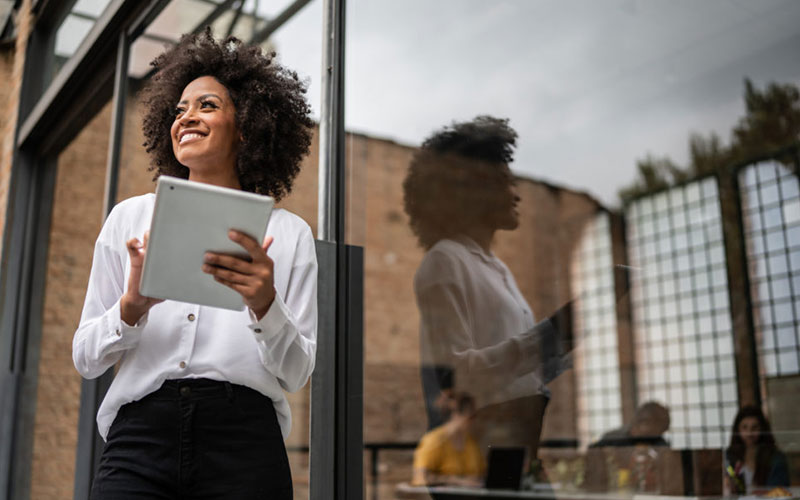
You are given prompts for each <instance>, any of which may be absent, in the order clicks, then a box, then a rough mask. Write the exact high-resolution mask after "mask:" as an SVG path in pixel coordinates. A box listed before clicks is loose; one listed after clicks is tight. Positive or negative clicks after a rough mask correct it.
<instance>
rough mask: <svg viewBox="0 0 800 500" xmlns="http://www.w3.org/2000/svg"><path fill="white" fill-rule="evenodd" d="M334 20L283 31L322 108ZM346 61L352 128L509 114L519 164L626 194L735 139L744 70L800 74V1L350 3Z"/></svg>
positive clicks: (411, 133) (793, 78)
mask: <svg viewBox="0 0 800 500" xmlns="http://www.w3.org/2000/svg"><path fill="white" fill-rule="evenodd" d="M261 3H264V2H261ZM272 5H274V4H272ZM263 8H265V7H262V9H263ZM273 9H274V10H279V9H277V8H274V7H273ZM321 25H322V23H321V4H320V2H319V1H318V0H316V1H314V2H312V3H311V4H310V5H309V6H307V7H306V8H305V9H304V10H303V11H302V12H301V13H300V14H299V15H298V16H297V18H296V19H294V20H292V21H291V22H290V23H289V24H288V25H287V26H286V27H284V28H282V29H281V31H280V32H278V33H277V34H276V37H275V39H276V44H277V48H278V50H279V53H281V54H282V57H283V59H284V62H285V63H286V64H288V65H291V66H293V67H295V68H297V69H298V70H299V71H300V73H301V74H303V75H305V76H306V77H308V78H309V80H310V82H311V91H310V92H311V93H310V96H311V97H312V100H313V101H314V105H315V112H316V113H318V110H319V105H318V103H319V85H318V83H319V82H318V80H319V71H320V69H319V68H320V47H321V43H322V41H321V37H320V33H321ZM346 70H347V82H346V110H347V111H346V124H347V128H348V129H350V130H353V131H357V132H362V133H366V134H369V135H373V136H378V137H383V138H388V139H393V140H396V141H399V142H401V143H406V144H411V145H417V144H419V143H420V141H421V140H422V139H424V138H425V137H426V136H427V135H428V134H430V133H431V132H432V131H433V130H435V129H437V128H439V127H441V126H443V125H445V124H448V123H450V122H452V121H453V120H466V119H470V118H472V117H474V116H476V115H478V114H492V115H495V116H500V117H508V118H510V119H511V124H512V126H513V127H514V128H515V129H516V130H517V131H518V132H519V135H520V139H519V147H518V151H517V155H516V161H515V162H514V164H513V165H512V168H513V169H514V170H515V171H516V172H517V173H519V174H522V175H526V176H531V177H535V178H539V179H546V180H549V181H551V182H554V183H556V184H559V185H563V186H567V187H570V188H573V189H578V190H583V191H588V192H590V193H591V194H593V195H595V196H596V197H598V198H599V199H601V200H602V201H604V202H607V203H609V204H614V203H616V192H617V190H618V189H619V188H620V187H621V186H623V185H625V184H627V183H629V182H630V181H631V180H633V179H634V177H635V161H636V159H637V158H641V157H643V156H645V155H646V154H647V153H648V152H649V153H653V154H657V155H669V156H671V157H672V158H673V159H675V160H677V161H679V162H685V161H686V159H687V156H688V151H687V144H688V136H689V133H690V132H692V131H697V132H702V133H708V132H710V131H712V130H713V131H716V132H717V133H719V134H720V135H721V136H722V137H723V138H724V139H726V140H727V138H728V136H729V132H730V129H731V128H732V126H733V125H734V124H735V122H736V120H737V119H738V117H740V116H741V115H742V114H743V112H744V104H743V100H742V93H743V79H744V78H745V77H750V78H751V79H752V80H753V81H754V82H756V83H757V84H759V85H763V84H764V83H766V82H769V81H779V82H784V83H789V82H793V83H795V84H800V1H796V0H703V1H698V0H658V1H656V0H602V1H601V0H585V1H575V0H569V1H567V0H553V1H536V0H508V1H486V0H436V1H429V0H403V1H396V0H351V1H350V2H348V18H347V55H346Z"/></svg>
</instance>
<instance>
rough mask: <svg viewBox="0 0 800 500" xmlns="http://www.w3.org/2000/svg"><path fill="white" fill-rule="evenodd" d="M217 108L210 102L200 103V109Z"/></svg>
mask: <svg viewBox="0 0 800 500" xmlns="http://www.w3.org/2000/svg"><path fill="white" fill-rule="evenodd" d="M216 108H218V106H217V105H216V104H214V103H213V102H211V101H202V102H201V103H200V109H216Z"/></svg>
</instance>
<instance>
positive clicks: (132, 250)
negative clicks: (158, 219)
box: [125, 236, 147, 260]
mask: <svg viewBox="0 0 800 500" xmlns="http://www.w3.org/2000/svg"><path fill="white" fill-rule="evenodd" d="M145 238H147V237H146V236H145ZM125 246H126V247H127V249H128V255H130V257H131V260H133V259H135V258H137V257H139V255H140V254H141V252H142V250H143V247H142V242H141V241H139V238H131V239H129V240H128V241H127V242H126V243H125Z"/></svg>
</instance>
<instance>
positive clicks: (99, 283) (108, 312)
mask: <svg viewBox="0 0 800 500" xmlns="http://www.w3.org/2000/svg"><path fill="white" fill-rule="evenodd" d="M116 220H117V217H115V212H113V211H112V213H111V215H109V217H108V219H107V220H106V223H105V224H104V225H103V229H102V230H101V231H100V236H98V238H97V242H96V243H95V247H94V257H93V258H92V270H91V273H90V274H89V285H88V287H87V289H86V299H85V301H84V304H83V313H82V314H81V320H80V324H79V325H78V329H77V331H76V332H75V336H74V337H73V339H72V361H73V362H74V363H75V368H76V369H77V370H78V372H79V373H80V374H81V375H82V376H83V377H85V378H96V377H99V376H100V375H102V374H103V373H105V371H106V370H108V368H110V367H111V366H113V365H114V364H115V363H116V362H117V361H119V359H120V358H121V357H122V354H123V353H124V352H125V351H126V350H128V349H131V348H133V347H135V346H136V345H137V344H138V343H139V338H140V335H141V331H142V329H143V328H144V325H145V323H146V322H147V316H146V315H145V317H143V318H142V319H141V320H139V322H138V323H137V324H136V325H134V326H130V325H128V324H126V323H125V322H124V321H122V318H121V316H120V304H119V301H120V298H121V297H122V294H123V289H124V285H125V275H124V273H125V260H124V259H125V258H127V255H121V254H120V251H119V249H116V248H114V241H113V240H114V238H115V236H117V235H116V233H117V231H116V230H115V229H116V228H115V221H116Z"/></svg>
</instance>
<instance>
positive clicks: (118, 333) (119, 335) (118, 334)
mask: <svg viewBox="0 0 800 500" xmlns="http://www.w3.org/2000/svg"><path fill="white" fill-rule="evenodd" d="M114 333H116V334H117V337H122V334H121V333H120V331H119V328H117V331H116V332H114Z"/></svg>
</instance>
